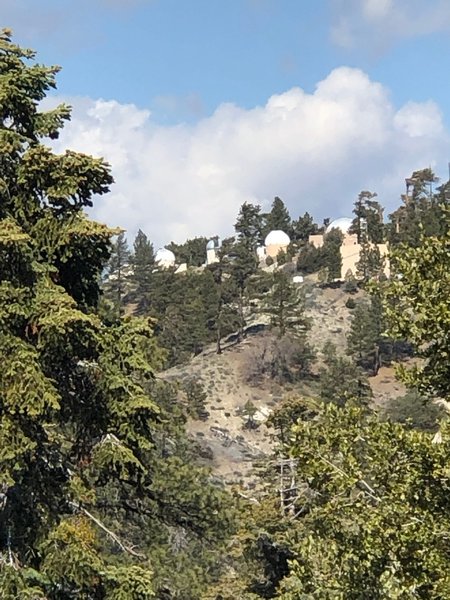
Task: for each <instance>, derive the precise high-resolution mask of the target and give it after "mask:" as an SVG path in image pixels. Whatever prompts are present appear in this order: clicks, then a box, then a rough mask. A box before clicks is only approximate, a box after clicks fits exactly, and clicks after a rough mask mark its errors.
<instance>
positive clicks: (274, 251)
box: [266, 244, 288, 258]
mask: <svg viewBox="0 0 450 600" xmlns="http://www.w3.org/2000/svg"><path fill="white" fill-rule="evenodd" d="M287 248H288V244H270V245H269V246H266V255H267V256H271V257H272V258H276V257H277V256H278V252H280V250H281V251H282V252H286V251H287Z"/></svg>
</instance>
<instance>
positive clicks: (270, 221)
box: [264, 196, 292, 235]
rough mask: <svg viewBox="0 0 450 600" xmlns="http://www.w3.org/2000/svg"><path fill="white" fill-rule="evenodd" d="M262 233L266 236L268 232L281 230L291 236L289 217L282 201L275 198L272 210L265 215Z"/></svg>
mask: <svg viewBox="0 0 450 600" xmlns="http://www.w3.org/2000/svg"><path fill="white" fill-rule="evenodd" d="M265 221H266V222H265V226H264V233H265V234H266V235H267V234H268V233H269V232H270V231H273V230H281V231H284V232H285V233H287V234H291V224H292V222H291V217H290V215H289V211H288V209H287V208H286V205H285V204H284V202H283V200H282V199H281V198H279V197H278V196H275V198H274V201H273V202H272V208H271V210H270V212H269V213H268V214H267V215H266V219H265Z"/></svg>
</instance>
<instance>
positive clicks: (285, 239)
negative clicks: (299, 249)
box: [264, 229, 291, 246]
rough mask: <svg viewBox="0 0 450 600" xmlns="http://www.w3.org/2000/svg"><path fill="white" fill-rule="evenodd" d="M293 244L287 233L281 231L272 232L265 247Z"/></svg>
mask: <svg viewBox="0 0 450 600" xmlns="http://www.w3.org/2000/svg"><path fill="white" fill-rule="evenodd" d="M290 243H291V238H290V237H289V236H288V234H287V233H284V231H281V230H280V229H275V230H274V231H271V232H270V233H269V234H268V235H267V236H266V239H265V240H264V245H265V246H288V245H289V244H290Z"/></svg>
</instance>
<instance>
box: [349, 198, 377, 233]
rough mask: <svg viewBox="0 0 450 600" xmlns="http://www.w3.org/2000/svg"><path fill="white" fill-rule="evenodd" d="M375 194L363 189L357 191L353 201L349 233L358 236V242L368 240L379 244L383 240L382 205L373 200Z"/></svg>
mask: <svg viewBox="0 0 450 600" xmlns="http://www.w3.org/2000/svg"><path fill="white" fill-rule="evenodd" d="M376 197H377V194H376V193H374V192H369V191H367V190H363V191H362V192H360V193H359V195H358V199H357V200H356V202H355V208H354V209H353V213H354V214H355V218H354V219H353V222H352V226H351V228H350V231H349V233H354V234H356V235H357V237H358V244H361V243H363V241H365V240H366V241H369V242H372V243H373V244H381V243H383V241H384V224H383V210H384V209H383V207H382V206H381V204H380V203H379V202H377V201H376V200H374V198H376Z"/></svg>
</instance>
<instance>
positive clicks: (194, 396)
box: [184, 379, 209, 421]
mask: <svg viewBox="0 0 450 600" xmlns="http://www.w3.org/2000/svg"><path fill="white" fill-rule="evenodd" d="M184 391H185V393H186V400H187V413H188V415H189V416H190V417H192V418H193V419H199V420H201V421H206V419H207V418H208V416H209V413H208V411H207V410H206V400H207V398H208V396H207V394H206V392H205V389H204V387H203V386H202V384H201V383H199V382H198V381H195V380H194V379H190V380H189V381H188V382H187V383H186V384H185V385H184Z"/></svg>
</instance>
